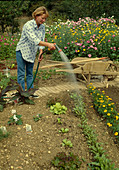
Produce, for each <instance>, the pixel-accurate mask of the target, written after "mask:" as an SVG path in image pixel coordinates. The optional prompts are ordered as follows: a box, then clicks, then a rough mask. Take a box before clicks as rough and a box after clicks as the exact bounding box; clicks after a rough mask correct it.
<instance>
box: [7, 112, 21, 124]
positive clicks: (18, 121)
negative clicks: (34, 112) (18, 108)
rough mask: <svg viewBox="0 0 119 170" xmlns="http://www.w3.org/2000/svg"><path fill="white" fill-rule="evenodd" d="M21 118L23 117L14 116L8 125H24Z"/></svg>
mask: <svg viewBox="0 0 119 170" xmlns="http://www.w3.org/2000/svg"><path fill="white" fill-rule="evenodd" d="M21 116H22V115H18V114H13V116H11V117H10V118H9V121H8V125H12V124H16V125H22V119H21Z"/></svg>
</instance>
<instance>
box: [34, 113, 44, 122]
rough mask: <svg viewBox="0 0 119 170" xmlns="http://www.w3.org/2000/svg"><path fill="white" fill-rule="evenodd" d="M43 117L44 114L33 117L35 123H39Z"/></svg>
mask: <svg viewBox="0 0 119 170" xmlns="http://www.w3.org/2000/svg"><path fill="white" fill-rule="evenodd" d="M42 116H43V115H42V114H37V115H36V116H33V119H34V121H35V122H38V121H39V120H40V119H41V117H42Z"/></svg>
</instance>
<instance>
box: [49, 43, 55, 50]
mask: <svg viewBox="0 0 119 170" xmlns="http://www.w3.org/2000/svg"><path fill="white" fill-rule="evenodd" d="M48 48H49V49H50V50H55V49H56V47H55V44H54V43H48Z"/></svg>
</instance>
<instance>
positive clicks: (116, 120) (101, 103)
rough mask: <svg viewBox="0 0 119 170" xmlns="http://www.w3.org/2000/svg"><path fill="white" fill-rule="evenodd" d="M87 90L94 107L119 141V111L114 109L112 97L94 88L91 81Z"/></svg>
mask: <svg viewBox="0 0 119 170" xmlns="http://www.w3.org/2000/svg"><path fill="white" fill-rule="evenodd" d="M88 92H89V94H90V95H91V96H92V99H93V103H94V107H95V109H96V110H97V111H98V113H99V115H100V116H102V117H103V118H104V119H105V121H106V124H107V126H108V127H109V128H110V129H111V130H112V132H113V134H114V136H115V137H116V138H117V140H118V142H119V113H118V112H117V111H116V108H115V105H114V103H113V102H112V98H110V97H109V96H105V92H104V91H100V90H99V89H96V88H95V87H94V86H93V84H91V83H90V84H89V85H88Z"/></svg>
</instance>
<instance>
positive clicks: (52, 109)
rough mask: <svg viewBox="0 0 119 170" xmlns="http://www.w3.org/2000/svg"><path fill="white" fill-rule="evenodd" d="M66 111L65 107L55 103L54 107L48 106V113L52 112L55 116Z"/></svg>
mask: <svg viewBox="0 0 119 170" xmlns="http://www.w3.org/2000/svg"><path fill="white" fill-rule="evenodd" d="M66 111H67V107H65V106H64V105H61V104H60V103H56V104H55V105H53V106H50V112H53V113H54V114H56V115H60V114H65V113H66Z"/></svg>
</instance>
